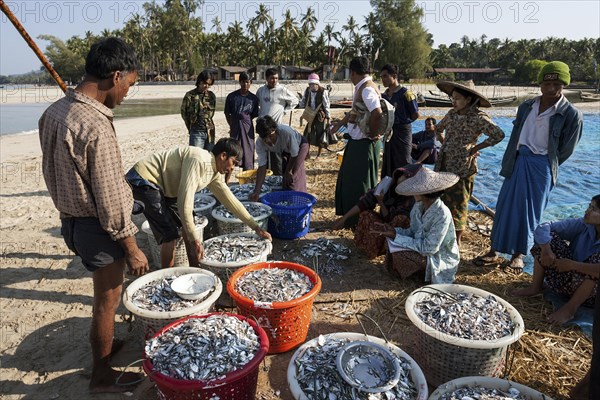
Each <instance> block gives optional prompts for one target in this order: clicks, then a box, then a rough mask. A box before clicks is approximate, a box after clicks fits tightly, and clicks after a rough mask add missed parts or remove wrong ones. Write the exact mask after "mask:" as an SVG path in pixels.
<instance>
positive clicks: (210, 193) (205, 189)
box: [196, 188, 212, 196]
mask: <svg viewBox="0 0 600 400" xmlns="http://www.w3.org/2000/svg"><path fill="white" fill-rule="evenodd" d="M196 194H208V195H211V196H212V192H211V191H210V190H208V188H204V189H202V190H201V191H199V192H196Z"/></svg>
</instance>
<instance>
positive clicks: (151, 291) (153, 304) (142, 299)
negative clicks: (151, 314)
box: [131, 276, 212, 312]
mask: <svg viewBox="0 0 600 400" xmlns="http://www.w3.org/2000/svg"><path fill="white" fill-rule="evenodd" d="M175 278H177V277H176V276H168V277H166V278H162V279H158V280H155V281H152V282H150V283H147V284H146V285H144V286H142V287H141V288H139V289H138V290H136V291H135V292H134V293H133V295H132V296H131V302H132V303H133V304H135V305H136V306H138V307H140V308H143V309H144V310H148V311H160V312H167V311H179V310H185V309H187V308H190V307H193V306H195V305H197V304H200V303H202V302H203V301H204V299H205V298H206V297H203V298H201V299H196V300H184V299H182V298H181V297H179V296H177V293H175V292H174V291H173V290H172V289H171V282H173V280H174V279H175ZM211 293H212V291H211ZM209 295H210V293H209ZM207 296H208V295H207Z"/></svg>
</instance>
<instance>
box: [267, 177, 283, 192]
mask: <svg viewBox="0 0 600 400" xmlns="http://www.w3.org/2000/svg"><path fill="white" fill-rule="evenodd" d="M265 183H266V184H267V185H269V187H270V188H271V189H274V188H282V187H283V176H279V175H271V176H265Z"/></svg>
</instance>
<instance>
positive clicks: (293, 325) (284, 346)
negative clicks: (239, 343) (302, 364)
mask: <svg viewBox="0 0 600 400" xmlns="http://www.w3.org/2000/svg"><path fill="white" fill-rule="evenodd" d="M263 268H282V269H293V270H295V271H298V272H301V273H303V274H304V275H306V276H308V279H310V281H311V282H312V283H313V285H314V286H313V288H312V290H311V291H310V292H308V293H306V294H305V295H304V296H302V297H299V298H297V299H294V300H290V301H284V302H273V303H259V302H255V301H254V300H252V299H249V298H247V297H244V296H242V295H241V294H240V293H238V292H237V291H236V290H235V284H236V282H237V281H238V279H240V278H241V277H242V275H244V274H245V273H246V272H250V271H256V270H258V269H263ZM320 291H321V278H319V275H317V273H316V272H315V271H313V270H312V269H310V268H308V267H305V266H303V265H300V264H294V263H290V262H286V261H268V262H260V263H256V264H251V265H248V266H246V267H244V268H240V269H239V270H237V271H236V272H234V273H233V275H231V277H230V278H229V280H228V281H227V292H228V293H229V295H230V296H231V297H232V298H233V300H234V301H235V304H236V306H237V309H238V312H239V313H240V314H241V315H244V316H246V317H251V318H254V319H256V321H258V324H259V325H260V326H261V327H262V328H263V329H264V330H265V331H266V332H267V335H268V337H269V354H273V353H283V352H285V351H288V350H290V349H293V348H294V347H296V346H297V345H299V344H301V343H303V342H304V340H306V335H307V334H308V327H309V326H310V316H311V313H312V304H313V301H314V299H315V296H316V295H317V294H318V293H319V292H320Z"/></svg>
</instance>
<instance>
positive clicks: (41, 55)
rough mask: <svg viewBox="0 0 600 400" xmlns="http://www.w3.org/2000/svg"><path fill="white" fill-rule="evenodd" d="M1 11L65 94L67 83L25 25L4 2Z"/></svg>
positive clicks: (1, 4) (0, 6)
mask: <svg viewBox="0 0 600 400" xmlns="http://www.w3.org/2000/svg"><path fill="white" fill-rule="evenodd" d="M0 9H2V12H3V13H4V14H5V15H6V16H7V17H8V19H9V20H10V22H12V24H13V25H14V26H15V28H16V29H17V31H19V33H20V34H21V36H22V37H23V39H25V42H27V44H28V45H29V47H31V49H32V50H33V52H34V53H35V55H36V56H37V58H39V59H40V61H41V62H42V64H43V65H44V67H45V68H46V69H47V70H48V72H49V73H50V75H52V77H53V78H54V80H55V81H56V83H58V86H60V88H61V89H62V91H63V92H66V91H67V85H65V82H63V80H62V79H61V78H60V76H59V75H58V74H57V73H56V71H55V70H54V68H52V65H50V63H49V62H48V59H46V56H44V53H42V51H41V50H40V48H39V47H38V46H37V44H35V42H34V41H33V39H32V38H31V36H29V34H28V33H27V31H26V30H25V28H24V27H23V25H21V23H20V22H19V20H18V19H17V17H15V15H14V14H13V13H12V11H10V8H8V6H7V5H6V3H5V2H4V0H0Z"/></svg>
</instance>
